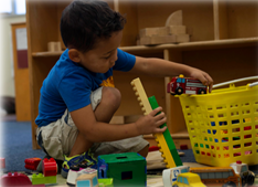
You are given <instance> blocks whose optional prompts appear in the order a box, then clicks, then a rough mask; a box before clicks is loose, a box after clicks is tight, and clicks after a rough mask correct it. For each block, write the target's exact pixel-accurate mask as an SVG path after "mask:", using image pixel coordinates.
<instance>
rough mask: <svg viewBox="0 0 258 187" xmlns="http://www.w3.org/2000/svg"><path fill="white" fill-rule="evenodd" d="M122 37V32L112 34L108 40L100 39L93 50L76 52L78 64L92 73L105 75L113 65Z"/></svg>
mask: <svg viewBox="0 0 258 187" xmlns="http://www.w3.org/2000/svg"><path fill="white" fill-rule="evenodd" d="M122 35H123V32H122V31H117V32H114V33H113V34H112V35H111V37H110V38H109V39H100V40H99V41H98V42H97V43H96V45H95V47H94V49H92V50H90V51H88V52H86V53H82V52H78V57H79V61H78V63H80V64H81V65H83V66H84V67H85V68H86V69H88V70H90V71H92V72H95V73H106V72H107V71H108V70H109V69H110V68H111V67H113V66H114V65H115V61H116V60H117V48H118V46H119V45H120V42H121V40H122Z"/></svg>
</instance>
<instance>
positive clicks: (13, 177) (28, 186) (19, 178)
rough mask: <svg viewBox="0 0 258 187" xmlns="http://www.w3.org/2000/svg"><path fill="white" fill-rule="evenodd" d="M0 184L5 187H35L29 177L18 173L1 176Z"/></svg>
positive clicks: (39, 186) (40, 186) (42, 186)
mask: <svg viewBox="0 0 258 187" xmlns="http://www.w3.org/2000/svg"><path fill="white" fill-rule="evenodd" d="M0 184H1V185H2V186H3V187H16V186H17V187H21V186H22V187H33V185H32V183H31V181H30V179H29V177H28V176H26V175H24V174H22V173H18V172H14V173H8V174H5V175H3V176H1V178H0ZM35 187H45V185H44V184H43V185H37V186H35Z"/></svg>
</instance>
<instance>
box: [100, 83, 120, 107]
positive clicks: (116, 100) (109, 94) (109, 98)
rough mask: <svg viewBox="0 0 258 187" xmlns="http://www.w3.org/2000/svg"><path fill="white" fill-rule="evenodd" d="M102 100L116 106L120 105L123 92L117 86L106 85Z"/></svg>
mask: <svg viewBox="0 0 258 187" xmlns="http://www.w3.org/2000/svg"><path fill="white" fill-rule="evenodd" d="M102 101H103V102H104V103H106V104H108V105H114V106H115V107H118V106H119V105H120V102H121V93H120V91H119V90H118V89H116V88H111V87H104V88H103V93H102ZM103 102H102V103H103Z"/></svg>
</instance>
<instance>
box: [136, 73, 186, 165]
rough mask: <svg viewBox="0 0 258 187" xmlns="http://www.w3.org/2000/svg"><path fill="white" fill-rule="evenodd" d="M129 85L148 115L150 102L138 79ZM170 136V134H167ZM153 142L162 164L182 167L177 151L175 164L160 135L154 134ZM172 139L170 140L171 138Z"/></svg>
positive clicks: (165, 142) (150, 109)
mask: <svg viewBox="0 0 258 187" xmlns="http://www.w3.org/2000/svg"><path fill="white" fill-rule="evenodd" d="M131 85H132V86H133V90H134V91H135V95H136V96H137V100H138V101H139V102H140V106H141V107H142V111H143V113H144V115H148V114H149V113H150V112H151V111H152V107H151V105H150V102H149V100H148V98H147V95H146V93H145V90H144V88H143V86H142V84H141V81H140V79H139V78H136V79H134V80H133V81H132V82H131ZM169 136H170V134H169ZM154 137H155V140H156V141H157V144H158V146H159V148H160V152H161V153H162V155H161V156H162V157H163V158H164V162H165V163H166V167H167V168H172V167H177V166H180V165H182V162H181V160H180V158H179V156H178V154H177V151H176V153H175V154H177V156H178V158H179V161H178V160H177V164H176V163H175V161H174V158H173V156H172V154H171V149H170V148H169V146H168V144H167V141H166V139H165V137H164V135H163V134H162V133H156V134H154ZM170 138H171V136H170ZM171 139H172V138H171Z"/></svg>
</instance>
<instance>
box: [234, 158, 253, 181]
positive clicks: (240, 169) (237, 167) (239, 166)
mask: <svg viewBox="0 0 258 187" xmlns="http://www.w3.org/2000/svg"><path fill="white" fill-rule="evenodd" d="M230 167H232V168H233V169H234V171H235V173H236V174H238V175H240V177H241V179H242V186H245V185H246V184H247V185H248V186H252V185H253V184H254V180H255V174H254V172H252V171H250V170H249V169H248V165H247V164H246V163H242V162H241V161H240V160H238V161H236V162H234V163H232V164H230Z"/></svg>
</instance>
